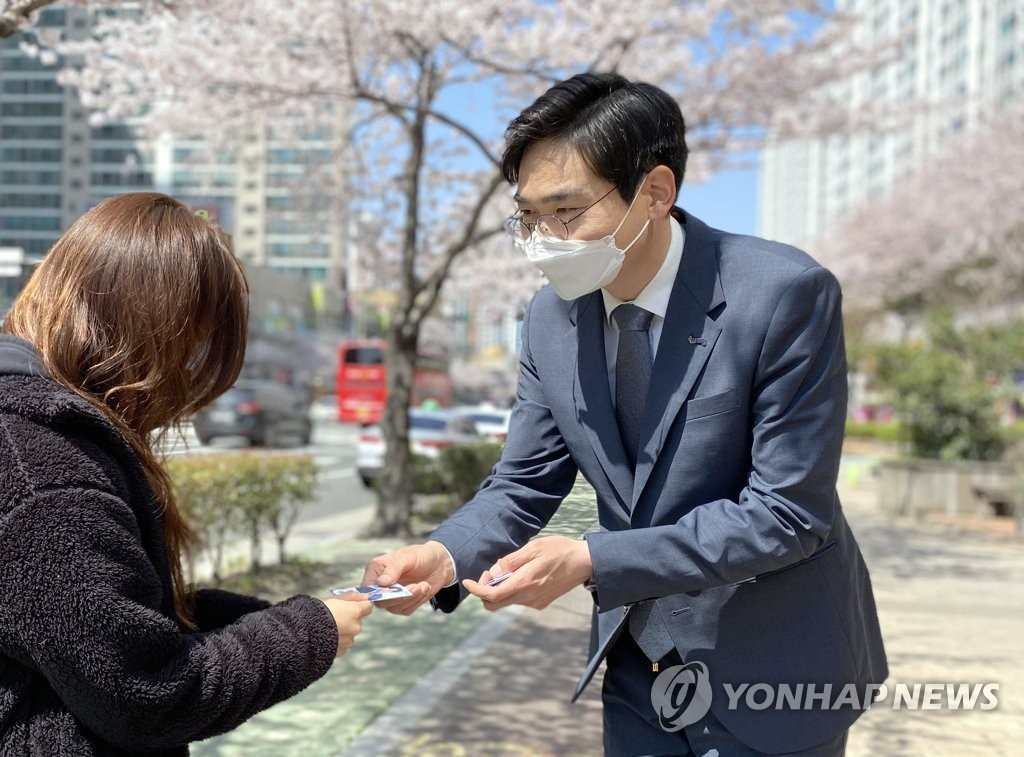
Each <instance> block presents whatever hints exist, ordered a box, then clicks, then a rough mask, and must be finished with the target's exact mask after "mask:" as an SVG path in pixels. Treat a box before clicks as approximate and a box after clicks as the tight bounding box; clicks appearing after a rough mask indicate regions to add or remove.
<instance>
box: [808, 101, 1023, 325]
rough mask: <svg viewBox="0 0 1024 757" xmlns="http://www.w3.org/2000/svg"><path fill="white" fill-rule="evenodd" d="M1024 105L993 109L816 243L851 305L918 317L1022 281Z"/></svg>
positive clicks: (1011, 291)
mask: <svg viewBox="0 0 1024 757" xmlns="http://www.w3.org/2000/svg"><path fill="white" fill-rule="evenodd" d="M1021 166H1024V109H1022V108H1021V107H1020V106H1017V107H1012V108H1008V109H1005V110H1001V111H998V110H997V111H992V112H990V114H989V115H988V117H987V118H986V119H985V120H984V122H983V123H982V125H981V126H980V128H978V129H977V130H976V131H972V132H968V133H965V134H962V135H959V136H958V137H956V138H950V139H947V140H945V141H944V142H942V143H941V146H940V147H939V148H938V150H937V151H936V152H935V154H933V155H930V156H929V157H928V159H927V160H926V161H924V162H923V167H922V168H920V169H919V170H918V171H916V172H915V173H911V174H908V175H907V176H905V177H904V178H903V179H902V180H900V181H899V182H898V183H897V184H896V185H894V186H893V188H892V190H891V191H890V192H889V193H888V194H887V195H886V196H884V197H883V198H880V199H878V200H876V201H874V202H871V203H869V204H868V205H865V206H863V207H862V208H860V209H859V210H857V211H856V212H855V213H854V214H852V215H851V216H849V217H847V218H846V219H844V220H843V221H842V222H841V223H839V224H837V225H836V226H834V227H833V229H832V230H831V231H830V232H829V234H828V237H827V238H825V239H823V240H821V241H820V242H819V243H818V244H816V245H814V246H813V247H812V249H813V251H814V252H815V253H816V254H817V255H818V257H819V259H821V261H822V262H823V263H825V264H826V265H828V266H829V267H830V268H831V269H832V270H833V271H834V272H835V273H836V275H837V276H838V277H839V279H840V281H841V282H842V284H843V287H844V291H845V293H846V299H847V302H848V303H849V305H850V306H852V307H854V308H858V309H862V310H866V311H874V312H879V311H894V312H898V313H903V314H912V315H913V314H920V312H921V311H923V310H925V309H927V308H929V307H931V306H935V305H943V306H950V305H953V304H957V303H958V302H959V303H960V304H977V303H978V302H979V301H982V302H988V303H992V302H998V301H999V300H1003V299H1005V298H1006V297H1007V296H1010V295H1015V294H1019V293H1020V290H1021V286H1022V284H1024V170H1021Z"/></svg>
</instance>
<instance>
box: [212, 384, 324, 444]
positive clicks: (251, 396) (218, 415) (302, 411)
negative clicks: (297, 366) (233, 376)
mask: <svg viewBox="0 0 1024 757" xmlns="http://www.w3.org/2000/svg"><path fill="white" fill-rule="evenodd" d="M192 424H193V426H194V427H195V431H196V436H197V437H199V441H200V442H202V443H203V444H209V443H210V440H211V439H213V438H214V437H218V436H244V437H246V438H247V439H248V440H249V442H250V443H252V444H254V445H263V444H265V445H267V446H271V447H274V446H281V445H284V444H287V443H288V442H289V441H291V440H296V439H297V440H298V441H300V442H301V443H302V444H304V445H305V444H309V440H310V437H311V436H312V435H313V423H312V421H311V420H310V417H309V395H308V394H307V393H305V392H302V391H300V390H298V389H293V388H292V387H289V386H285V385H284V384H278V383H275V382H273V381H239V382H238V383H236V384H235V385H234V386H233V387H232V388H231V389H228V391H226V392H225V393H224V394H222V395H221V396H220V397H218V398H217V399H216V400H214V401H213V403H212V404H210V405H209V406H207V407H205V408H203V409H202V410H200V411H199V412H198V413H196V414H195V416H194V417H193V418H192Z"/></svg>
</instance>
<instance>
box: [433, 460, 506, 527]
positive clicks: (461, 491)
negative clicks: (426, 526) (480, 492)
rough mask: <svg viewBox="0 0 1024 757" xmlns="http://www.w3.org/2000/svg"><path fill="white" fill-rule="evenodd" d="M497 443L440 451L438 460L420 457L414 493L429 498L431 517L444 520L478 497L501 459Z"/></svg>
mask: <svg viewBox="0 0 1024 757" xmlns="http://www.w3.org/2000/svg"><path fill="white" fill-rule="evenodd" d="M502 449H503V445H501V444H498V443H495V442H479V443H477V444H460V445H455V446H453V447H448V448H446V449H444V450H442V451H441V454H440V455H439V456H438V457H437V458H436V459H430V458H426V457H421V456H417V458H416V459H415V460H414V464H415V465H416V475H415V481H414V486H415V489H414V491H415V492H416V493H417V494H424V495H430V500H429V501H430V505H429V507H428V517H430V518H431V519H436V520H441V519H443V518H444V517H445V516H446V515H447V514H449V513H450V512H452V511H453V510H454V509H456V508H458V507H460V506H461V505H462V504H463V503H465V502H466V501H468V500H469V499H471V498H472V497H473V495H474V494H476V491H477V489H479V488H480V484H481V483H483V481H484V479H485V478H487V476H489V475H490V473H491V470H492V469H493V468H494V466H495V464H497V462H498V459H499V458H500V457H501V450H502Z"/></svg>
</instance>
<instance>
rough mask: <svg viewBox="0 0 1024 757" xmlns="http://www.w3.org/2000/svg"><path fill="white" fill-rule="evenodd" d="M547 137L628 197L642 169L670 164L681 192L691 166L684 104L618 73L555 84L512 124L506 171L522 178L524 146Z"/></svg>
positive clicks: (505, 156) (503, 162)
mask: <svg viewBox="0 0 1024 757" xmlns="http://www.w3.org/2000/svg"><path fill="white" fill-rule="evenodd" d="M544 140H554V141H563V142H565V143H566V144H568V145H569V146H571V147H573V148H574V149H576V150H577V151H578V152H579V154H580V156H581V157H582V158H583V160H584V161H585V162H586V164H587V166H588V167H589V168H590V170H591V171H593V172H594V173H595V174H596V175H598V176H600V177H602V178H604V179H608V181H610V182H612V183H613V184H615V186H616V188H617V189H618V191H619V194H620V195H621V196H622V198H623V199H624V200H626V202H630V201H632V199H633V195H634V194H635V193H636V189H637V187H638V186H639V184H640V181H641V180H642V179H643V177H644V175H645V174H646V173H647V172H648V171H650V170H651V169H652V168H654V167H655V166H658V165H665V166H668V167H669V168H670V169H672V173H673V174H674V175H675V179H676V191H677V192H678V191H679V187H680V186H681V185H682V183H683V174H684V173H685V172H686V156H687V149H686V123H685V122H684V121H683V114H682V112H680V110H679V105H678V104H677V103H676V101H675V100H673V99H672V98H671V97H669V95H668V94H667V93H666V92H664V91H663V90H661V89H659V88H658V87H655V86H654V85H652V84H644V83H642V82H633V81H630V80H629V79H627V78H625V77H624V76H619V75H618V74H597V73H585V74H577V75H576V76H574V77H572V78H571V79H566V80H565V81H563V82H560V83H559V84H556V85H555V86H553V87H552V88H551V89H549V90H548V91H547V92H545V93H544V94H543V95H541V96H540V97H538V98H537V100H536V101H534V103H533V104H532V105H530V106H529V107H527V108H526V109H524V110H523V112H522V113H520V114H519V115H518V116H516V118H515V119H514V120H513V121H512V123H510V124H509V125H508V129H506V131H505V153H504V154H503V155H502V158H501V171H502V174H503V175H504V176H505V179H506V180H507V181H508V182H509V183H510V184H516V183H518V181H519V164H520V163H521V162H522V160H523V155H525V154H526V151H527V150H528V149H529V148H530V147H532V146H533V145H535V144H536V143H537V142H542V141H544Z"/></svg>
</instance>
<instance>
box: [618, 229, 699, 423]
mask: <svg viewBox="0 0 1024 757" xmlns="http://www.w3.org/2000/svg"><path fill="white" fill-rule="evenodd" d="M685 241H686V232H685V231H684V230H683V227H682V225H681V224H680V223H679V221H677V220H676V219H674V218H673V219H672V238H671V239H670V240H669V243H668V252H667V253H666V254H665V260H664V262H663V263H662V264H661V268H659V269H658V272H657V273H656V274H655V275H654V278H653V279H651V280H650V282H649V283H648V284H647V286H645V287H644V288H643V290H642V291H641V292H640V294H638V295H637V296H636V299H635V300H632V304H633V305H636V306H637V307H639V308H643V309H644V310H646V311H648V312H649V313H653V314H654V318H653V319H652V320H651V328H650V329H649V330H648V332H647V333H648V335H649V337H650V339H651V359H652V361H653V360H654V359H655V358H656V357H657V356H658V343H659V342H660V341H661V330H662V329H663V328H664V326H665V313H666V312H667V311H668V301H669V298H670V297H671V296H672V287H673V286H674V285H675V283H676V274H678V273H679V265H680V263H682V261H683V243H684V242H685ZM626 254H627V255H628V254H629V253H626ZM601 295H602V296H603V297H604V314H605V322H604V356H605V359H606V360H607V362H608V388H609V390H611V394H612V406H614V405H615V358H616V357H617V356H618V354H619V326H618V324H617V323H615V319H614V318H612V312H613V311H614V310H615V308H617V307H618V306H619V305H622V304H623V303H625V302H626V301H625V300H620V299H619V298H618V297H616V296H615V295H614V294H610V293H609V292H608V290H607V289H602V290H601Z"/></svg>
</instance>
